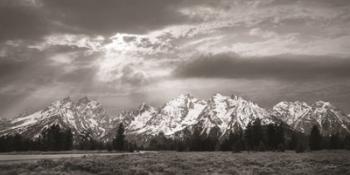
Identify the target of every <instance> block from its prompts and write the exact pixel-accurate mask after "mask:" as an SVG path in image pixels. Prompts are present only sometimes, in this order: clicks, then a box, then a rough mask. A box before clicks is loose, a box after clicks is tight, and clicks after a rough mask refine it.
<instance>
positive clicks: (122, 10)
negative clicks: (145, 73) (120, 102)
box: [0, 0, 186, 41]
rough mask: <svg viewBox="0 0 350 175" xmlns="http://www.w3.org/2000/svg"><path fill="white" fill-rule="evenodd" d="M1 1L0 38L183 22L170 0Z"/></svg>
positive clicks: (112, 30) (149, 27) (137, 29)
mask: <svg viewBox="0 0 350 175" xmlns="http://www.w3.org/2000/svg"><path fill="white" fill-rule="evenodd" d="M33 2H36V3H30V2H29V1H28V2H27V1H20V0H1V1H0V41H1V40H15V39H35V40H36V39H40V38H41V37H42V36H45V35H48V34H52V33H77V34H82V33H85V34H92V35H106V36H109V35H111V34H114V33H117V32H122V33H123V32H128V33H145V32H147V31H150V30H152V29H156V28H159V27H163V26H165V25H169V24H176V23H181V22H185V21H186V18H185V16H183V15H182V14H181V13H179V12H178V11H177V10H178V8H180V7H181V6H182V5H183V1H182V0H181V1H173V0H147V1H140V0H104V1H99V0H73V1H72V0H36V1H33Z"/></svg>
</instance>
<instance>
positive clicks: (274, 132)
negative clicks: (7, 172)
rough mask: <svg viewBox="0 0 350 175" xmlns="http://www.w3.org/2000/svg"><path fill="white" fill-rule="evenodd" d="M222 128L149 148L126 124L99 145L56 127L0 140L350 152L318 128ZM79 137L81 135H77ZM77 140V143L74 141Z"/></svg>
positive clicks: (343, 140) (27, 146)
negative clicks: (128, 133) (130, 136)
mask: <svg viewBox="0 0 350 175" xmlns="http://www.w3.org/2000/svg"><path fill="white" fill-rule="evenodd" d="M221 134H222V133H220V132H219V129H218V128H214V129H212V130H210V131H208V132H207V131H205V130H203V128H201V127H198V126H197V127H194V128H192V129H191V131H188V132H187V133H185V134H184V136H183V137H167V136H165V135H164V133H159V134H158V135H156V136H154V137H152V138H151V139H149V140H148V142H147V144H146V145H137V144H136V143H134V142H131V141H129V140H128V138H127V136H126V135H125V128H124V125H123V124H122V123H121V124H120V125H119V126H118V128H117V130H116V133H115V136H114V137H113V139H112V140H110V141H107V142H99V141H96V140H94V139H93V137H91V135H92V131H86V132H85V133H83V134H82V135H80V136H78V138H75V139H74V137H73V133H72V130H71V129H63V128H60V126H59V125H52V126H50V127H49V128H47V129H45V130H43V131H42V133H41V135H40V136H39V137H38V138H36V139H34V140H33V139H30V138H26V137H24V136H22V135H20V134H15V135H6V136H2V137H0V152H9V151H29V150H38V151H61V150H72V149H77V150H103V149H104V150H106V149H107V150H109V151H112V150H117V151H134V150H137V149H146V150H176V151H232V152H241V151H285V150H295V151H296V152H304V151H306V150H311V151H313V150H321V149H349V150H350V135H347V136H343V135H340V134H333V135H331V136H322V135H321V133H320V130H319V128H318V127H317V126H313V128H312V130H311V133H310V135H305V134H303V133H299V132H295V131H292V130H290V129H288V127H287V126H286V125H285V124H283V123H279V124H268V125H262V124H261V120H260V119H256V120H254V121H251V122H249V124H248V125H247V127H246V129H245V130H243V129H240V128H237V129H235V132H232V131H231V132H228V133H225V135H223V136H222V135H221ZM76 137H77V136H76ZM74 140H75V141H74Z"/></svg>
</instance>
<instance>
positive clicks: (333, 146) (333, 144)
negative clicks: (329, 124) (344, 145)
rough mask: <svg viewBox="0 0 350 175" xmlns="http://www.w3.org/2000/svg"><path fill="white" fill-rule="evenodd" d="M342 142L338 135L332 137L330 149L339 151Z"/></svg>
mask: <svg viewBox="0 0 350 175" xmlns="http://www.w3.org/2000/svg"><path fill="white" fill-rule="evenodd" d="M339 146H340V140H339V135H338V133H336V134H333V135H331V138H330V140H329V149H339Z"/></svg>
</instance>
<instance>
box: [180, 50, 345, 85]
mask: <svg viewBox="0 0 350 175" xmlns="http://www.w3.org/2000/svg"><path fill="white" fill-rule="evenodd" d="M174 75H175V76H176V77H181V78H242V79H260V78H261V79H279V80H305V79H339V78H350V60H349V59H342V58H330V57H327V56H293V55H280V56H272V57H240V56H237V55H234V54H219V55H209V56H203V57H200V58H196V59H195V60H194V61H190V62H186V63H184V64H182V65H180V66H179V67H178V68H177V69H176V70H175V71H174Z"/></svg>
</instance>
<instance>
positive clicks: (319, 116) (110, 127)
mask: <svg viewBox="0 0 350 175" xmlns="http://www.w3.org/2000/svg"><path fill="white" fill-rule="evenodd" d="M256 118H260V119H261V120H262V123H263V124H268V123H274V122H279V121H283V122H285V123H286V124H287V125H289V126H290V127H291V128H293V129H295V130H297V131H300V132H305V133H308V132H309V131H310V129H311V127H312V126H313V125H315V124H317V125H318V126H319V127H320V129H321V131H322V133H323V134H325V135H327V134H330V133H334V132H339V131H341V132H348V133H350V132H349V128H350V116H349V115H348V116H347V115H345V114H344V113H343V112H341V111H340V110H338V109H337V108H335V107H334V106H332V105H331V104H330V103H328V102H323V101H319V102H316V103H315V104H313V105H311V106H310V105H308V104H306V103H305V102H298V101H296V102H286V101H283V102H280V103H278V104H276V105H275V106H274V107H273V108H272V110H270V111H267V110H266V109H264V108H261V107H259V106H258V105H257V104H255V103H253V102H251V101H248V100H245V99H243V98H242V97H239V96H234V95H233V96H223V95H221V94H216V95H214V96H213V97H211V98H210V99H208V100H201V99H197V98H195V97H193V96H191V95H189V94H185V95H180V96H179V97H177V98H174V99H172V100H170V101H169V102H167V103H166V104H164V105H163V106H162V107H160V108H156V107H152V106H150V105H147V104H145V103H143V104H141V105H140V106H138V107H137V108H135V110H132V111H127V112H122V113H120V114H119V115H116V116H111V115H108V114H107V113H106V111H105V110H104V109H103V107H102V105H101V104H100V103H98V102H97V101H95V100H92V99H89V98H87V97H84V98H81V99H79V100H78V101H77V102H73V101H72V100H71V99H70V98H64V99H63V100H59V101H56V102H54V103H52V104H50V105H49V106H48V107H46V108H45V109H43V110H40V111H38V112H35V113H33V114H31V115H28V116H24V117H19V118H16V119H14V120H12V121H10V122H7V123H6V126H4V125H5V124H3V125H2V128H3V129H2V131H0V134H14V133H20V134H23V135H25V136H27V137H34V138H35V137H38V136H39V135H40V133H41V131H42V130H43V129H45V128H47V127H48V126H50V125H53V124H58V125H60V126H61V127H63V128H71V129H72V131H73V134H74V135H84V134H86V133H90V134H91V137H93V138H95V139H97V140H102V141H108V140H110V139H111V138H112V137H113V136H114V133H115V128H116V127H117V126H118V125H119V123H123V124H124V125H125V128H126V133H127V134H129V135H138V136H154V135H156V134H158V133H160V132H163V133H164V134H165V135H166V136H174V135H178V134H179V133H181V132H182V131H184V130H191V129H192V128H193V127H195V126H200V127H201V128H203V131H202V132H206V133H209V132H210V131H211V130H213V129H216V130H219V131H220V132H221V134H222V135H224V134H225V133H227V132H229V131H235V130H237V129H241V128H243V129H245V128H246V126H247V124H248V123H249V122H250V121H252V120H254V119H256Z"/></svg>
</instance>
